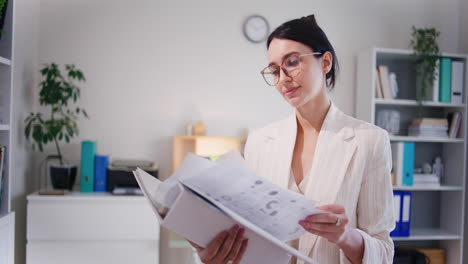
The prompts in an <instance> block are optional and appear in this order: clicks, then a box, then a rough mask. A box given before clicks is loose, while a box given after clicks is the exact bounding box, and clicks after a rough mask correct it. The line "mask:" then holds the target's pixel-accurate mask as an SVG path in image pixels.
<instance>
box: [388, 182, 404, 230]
mask: <svg viewBox="0 0 468 264" xmlns="http://www.w3.org/2000/svg"><path fill="white" fill-rule="evenodd" d="M393 205H394V209H395V229H393V231H392V232H390V236H392V237H397V236H400V229H401V192H397V191H394V192H393Z"/></svg>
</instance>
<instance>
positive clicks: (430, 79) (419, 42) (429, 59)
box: [411, 26, 440, 106]
mask: <svg viewBox="0 0 468 264" xmlns="http://www.w3.org/2000/svg"><path fill="white" fill-rule="evenodd" d="M412 29H413V32H412V34H411V36H412V39H411V47H412V48H413V50H414V54H415V55H416V57H417V59H416V65H417V69H416V74H417V78H416V79H417V81H416V82H417V84H416V87H417V100H418V102H419V105H420V106H422V103H423V102H424V101H426V100H427V98H428V97H427V96H428V94H427V93H428V91H429V89H430V88H431V87H433V85H434V79H435V78H436V77H437V76H436V74H437V73H436V69H437V67H438V63H437V62H438V60H439V57H440V52H439V45H438V43H437V39H438V37H439V35H440V32H439V31H438V30H437V29H435V28H416V27H415V26H413V28H412Z"/></svg>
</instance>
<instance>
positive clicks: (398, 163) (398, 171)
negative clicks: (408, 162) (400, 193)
mask: <svg viewBox="0 0 468 264" xmlns="http://www.w3.org/2000/svg"><path fill="white" fill-rule="evenodd" d="M403 146H404V145H403V142H395V143H391V149H392V163H393V164H392V165H393V172H394V173H395V185H396V186H402V185H403V177H402V175H403Z"/></svg>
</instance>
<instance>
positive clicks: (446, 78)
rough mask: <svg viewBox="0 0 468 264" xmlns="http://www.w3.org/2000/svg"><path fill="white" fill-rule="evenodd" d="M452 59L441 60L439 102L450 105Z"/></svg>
mask: <svg viewBox="0 0 468 264" xmlns="http://www.w3.org/2000/svg"><path fill="white" fill-rule="evenodd" d="M451 92H452V59H450V58H441V59H440V71H439V102H441V103H450V102H451V100H452V93H451Z"/></svg>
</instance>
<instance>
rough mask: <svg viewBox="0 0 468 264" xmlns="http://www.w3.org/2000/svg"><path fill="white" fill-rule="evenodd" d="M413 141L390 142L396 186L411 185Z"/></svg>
mask: <svg viewBox="0 0 468 264" xmlns="http://www.w3.org/2000/svg"><path fill="white" fill-rule="evenodd" d="M414 148H415V145H414V142H395V143H391V149H392V165H393V171H394V172H395V175H396V181H395V185H396V186H413V175H414V151H415V150H414Z"/></svg>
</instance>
